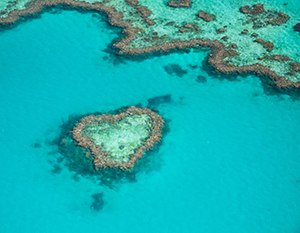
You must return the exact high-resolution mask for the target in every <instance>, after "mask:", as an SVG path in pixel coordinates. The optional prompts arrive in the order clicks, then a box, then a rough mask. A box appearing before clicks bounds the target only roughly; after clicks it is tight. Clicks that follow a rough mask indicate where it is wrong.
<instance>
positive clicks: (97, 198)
mask: <svg viewBox="0 0 300 233" xmlns="http://www.w3.org/2000/svg"><path fill="white" fill-rule="evenodd" d="M91 197H92V199H93V202H92V204H91V205H90V209H91V210H93V211H96V212H99V211H100V210H102V209H103V206H104V205H105V201H104V200H103V193H95V194H93V195H92V196H91Z"/></svg>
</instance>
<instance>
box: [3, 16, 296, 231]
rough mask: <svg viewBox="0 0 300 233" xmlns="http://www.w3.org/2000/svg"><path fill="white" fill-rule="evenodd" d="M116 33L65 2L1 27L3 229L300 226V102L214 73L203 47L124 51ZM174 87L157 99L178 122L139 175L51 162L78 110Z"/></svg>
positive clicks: (142, 98)
mask: <svg viewBox="0 0 300 233" xmlns="http://www.w3.org/2000/svg"><path fill="white" fill-rule="evenodd" d="M117 32H118V31H117V30H114V29H113V28H111V27H108V26H107V24H106V22H105V20H102V19H101V18H99V17H93V14H82V13H78V12H75V11H63V12H60V13H56V14H52V13H44V14H42V16H41V18H40V19H35V20H27V21H26V22H24V23H22V24H20V25H18V26H17V27H14V28H12V29H10V30H7V31H3V32H1V33H0V64H1V65H0V79H1V87H0V142H1V144H0V151H1V156H0V168H1V172H0V232H3V233H4V232H5V233H6V232H10V233H12V232H24V233H27V232H28V233H29V232H30V233H32V232H45V233H48V232H91V231H93V232H130V233H133V232H206V233H215V232H218V233H225V232H230V233H235V232H236V233H239V232H245V233H246V232H249V233H253V232H259V233H265V232H289V233H296V232H300V198H299V193H300V143H299V142H300V134H299V130H300V101H299V100H297V99H296V100H295V99H294V98H291V97H290V96H289V95H286V94H274V95H273V94H270V92H269V91H268V92H265V91H264V88H263V87H264V86H263V85H262V84H261V80H260V79H259V78H258V77H255V76H248V77H237V78H236V79H235V80H229V79H224V77H223V78H222V77H216V76H208V74H207V73H206V72H205V71H204V70H203V69H202V68H203V67H202V65H201V64H202V62H203V60H204V59H205V57H206V54H207V52H206V51H204V50H203V51H202V52H201V51H200V52H199V51H197V52H191V53H180V54H179V53H173V54H169V55H165V56H156V57H150V58H148V59H143V60H141V59H140V60H128V59H127V60H126V59H125V60H124V59H120V58H118V57H114V56H112V55H110V54H109V53H108V52H107V48H108V46H109V44H110V43H111V41H112V40H114V39H116V38H117V37H118V35H117ZM172 64H173V65H174V64H177V65H180V66H181V68H182V69H183V70H186V71H187V73H185V72H183V73H182V75H181V77H179V76H177V75H176V73H174V72H173V73H171V74H169V73H170V72H169V73H168V72H166V71H170V69H171V68H170V65H172ZM189 65H198V67H197V68H191V67H190V66H189ZM173 67H174V66H173ZM171 70H172V69H171ZM198 75H201V76H204V77H205V78H206V80H207V82H197V81H196V78H197V76H198ZM168 94H170V95H171V99H172V101H171V102H169V103H162V104H160V105H157V109H158V110H159V111H160V114H161V115H162V116H163V117H164V118H165V119H169V120H171V121H170V122H169V127H170V132H169V133H168V134H166V136H165V137H164V141H163V144H162V145H161V146H160V147H159V151H158V152H156V153H152V154H150V155H149V156H154V157H155V159H153V160H151V161H150V162H149V163H148V164H147V169H146V170H145V171H144V172H140V173H139V174H138V175H137V181H136V182H131V183H130V182H123V183H121V184H118V185H117V187H116V188H115V189H110V188H108V187H106V186H103V185H99V184H98V183H95V182H93V181H91V180H90V179H86V178H79V181H78V180H75V179H74V178H73V177H74V176H73V175H74V174H73V173H72V172H69V171H68V169H67V168H65V169H63V171H62V172H61V173H60V174H53V173H52V172H51V171H52V169H53V164H52V163H50V162H51V161H53V158H54V157H55V156H56V155H55V153H57V152H55V147H54V146H53V145H50V143H49V142H50V141H51V140H53V139H54V138H55V137H57V135H58V134H59V132H60V125H61V124H62V123H63V122H65V121H67V120H68V117H69V116H70V115H80V114H86V113H91V112H99V111H102V112H107V111H110V110H114V109H117V108H120V107H121V106H127V105H136V104H139V103H141V104H142V105H143V106H146V105H147V100H148V99H149V98H153V97H156V96H161V95H168ZM35 143H38V144H40V145H41V147H39V148H35V147H34V146H33V144H35ZM101 192H103V198H104V201H105V203H106V204H105V205H104V206H103V209H102V210H101V211H99V212H96V211H92V210H91V209H90V206H91V204H92V202H93V198H92V197H91V196H92V195H93V194H95V193H101Z"/></svg>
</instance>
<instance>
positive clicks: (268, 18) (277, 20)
mask: <svg viewBox="0 0 300 233" xmlns="http://www.w3.org/2000/svg"><path fill="white" fill-rule="evenodd" d="M240 12H242V13H244V14H247V15H248V16H249V20H248V23H253V28H261V27H265V26H267V25H269V24H271V25H281V24H284V23H286V22H287V21H288V20H289V19H290V17H289V16H288V15H287V14H285V13H282V12H279V13H278V12H277V11H270V10H268V11H266V10H265V9H264V5H263V4H255V5H253V6H252V7H250V6H244V7H241V8H240Z"/></svg>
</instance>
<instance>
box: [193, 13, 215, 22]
mask: <svg viewBox="0 0 300 233" xmlns="http://www.w3.org/2000/svg"><path fill="white" fill-rule="evenodd" d="M197 16H198V17H199V18H200V19H203V20H204V21H206V22H210V21H212V20H214V19H216V16H215V15H212V14H209V13H207V12H206V11H200V12H199V13H198V14H197Z"/></svg>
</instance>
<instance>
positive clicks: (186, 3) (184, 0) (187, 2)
mask: <svg viewBox="0 0 300 233" xmlns="http://www.w3.org/2000/svg"><path fill="white" fill-rule="evenodd" d="M168 6H170V7H190V6H191V0H172V1H169V2H168Z"/></svg>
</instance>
